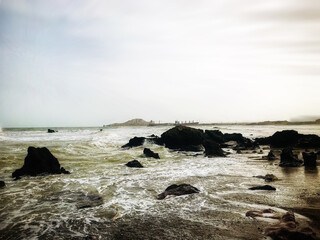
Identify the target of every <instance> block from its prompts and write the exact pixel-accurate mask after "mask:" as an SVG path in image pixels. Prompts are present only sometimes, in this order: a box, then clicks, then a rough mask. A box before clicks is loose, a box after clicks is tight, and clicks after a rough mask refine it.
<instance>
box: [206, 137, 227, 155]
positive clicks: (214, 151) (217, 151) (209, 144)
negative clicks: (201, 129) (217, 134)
mask: <svg viewBox="0 0 320 240" xmlns="http://www.w3.org/2000/svg"><path fill="white" fill-rule="evenodd" d="M203 146H204V149H205V151H204V153H205V155H206V156H208V157H225V156H226V155H225V153H224V152H223V150H222V149H221V147H220V145H219V144H218V143H216V142H214V141H212V140H205V141H204V142H203Z"/></svg>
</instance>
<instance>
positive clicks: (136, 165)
mask: <svg viewBox="0 0 320 240" xmlns="http://www.w3.org/2000/svg"><path fill="white" fill-rule="evenodd" d="M126 166H128V167H131V168H143V166H142V164H141V163H140V162H139V161H138V160H132V161H130V162H128V163H126Z"/></svg>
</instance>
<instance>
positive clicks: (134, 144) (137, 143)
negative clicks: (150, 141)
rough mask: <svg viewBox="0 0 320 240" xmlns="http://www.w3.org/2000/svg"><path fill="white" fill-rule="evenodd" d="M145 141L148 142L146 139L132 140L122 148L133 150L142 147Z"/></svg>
mask: <svg viewBox="0 0 320 240" xmlns="http://www.w3.org/2000/svg"><path fill="white" fill-rule="evenodd" d="M145 140H146V138H145V137H134V138H131V139H130V140H129V142H128V143H127V144H125V145H123V146H122V148H132V147H138V146H142V145H143V143H144V141H145Z"/></svg>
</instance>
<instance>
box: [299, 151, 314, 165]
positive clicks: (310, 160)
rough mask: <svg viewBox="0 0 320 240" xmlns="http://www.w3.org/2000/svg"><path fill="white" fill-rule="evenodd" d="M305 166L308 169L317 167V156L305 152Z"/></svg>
mask: <svg viewBox="0 0 320 240" xmlns="http://www.w3.org/2000/svg"><path fill="white" fill-rule="evenodd" d="M302 156H303V160H304V165H305V166H306V167H315V166H317V154H316V153H314V152H310V153H307V152H303V153H302Z"/></svg>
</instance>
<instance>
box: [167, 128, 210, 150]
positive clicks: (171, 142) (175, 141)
mask: <svg viewBox="0 0 320 240" xmlns="http://www.w3.org/2000/svg"><path fill="white" fill-rule="evenodd" d="M161 139H162V141H163V143H164V144H165V146H166V147H167V148H170V149H175V150H181V151H202V149H203V148H201V146H202V142H203V140H204V132H203V130H201V129H195V128H190V127H186V126H176V127H174V128H171V129H169V130H168V131H166V132H164V133H163V134H162V135H161Z"/></svg>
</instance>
